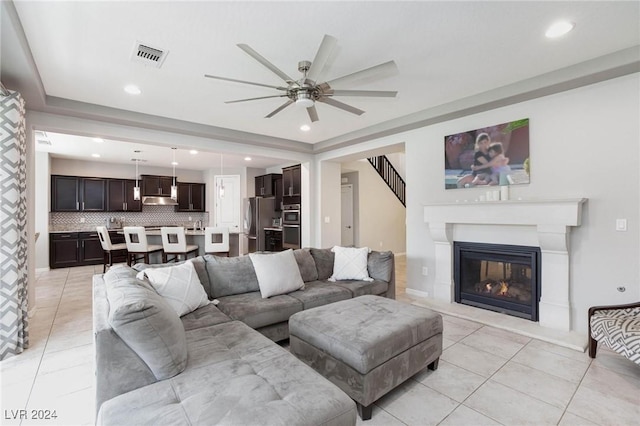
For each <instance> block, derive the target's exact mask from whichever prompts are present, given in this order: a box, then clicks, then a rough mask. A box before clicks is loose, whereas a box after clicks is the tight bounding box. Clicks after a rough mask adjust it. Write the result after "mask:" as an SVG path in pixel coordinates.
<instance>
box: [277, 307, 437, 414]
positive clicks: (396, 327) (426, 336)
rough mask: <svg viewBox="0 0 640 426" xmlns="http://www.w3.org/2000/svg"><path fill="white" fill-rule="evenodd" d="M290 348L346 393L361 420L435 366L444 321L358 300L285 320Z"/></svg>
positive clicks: (432, 315) (427, 312) (423, 313)
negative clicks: (379, 401) (381, 401)
mask: <svg viewBox="0 0 640 426" xmlns="http://www.w3.org/2000/svg"><path fill="white" fill-rule="evenodd" d="M289 333H290V350H291V353H293V354H294V355H295V356H297V357H298V358H299V359H301V360H302V361H304V362H305V363H307V364H308V365H310V366H311V367H313V368H314V369H315V370H316V371H318V372H319V373H320V374H322V375H323V376H324V377H326V378H327V379H329V380H330V381H331V382H333V383H334V384H336V385H337V386H338V387H339V388H340V389H342V390H343V391H345V392H346V393H347V394H348V395H349V396H350V397H351V398H352V399H353V400H355V401H356V403H357V405H358V413H359V414H360V417H361V418H362V420H368V419H370V418H371V412H372V409H373V403H374V402H375V401H376V400H377V399H378V398H380V397H381V396H383V395H385V394H386V393H387V392H389V391H390V390H391V389H393V388H395V387H396V386H398V385H399V384H401V383H402V382H404V381H405V380H407V379H408V378H409V377H411V376H413V375H414V374H416V373H417V372H418V371H420V370H422V369H423V368H425V367H427V366H428V367H429V368H430V369H431V370H435V369H436V368H438V360H439V358H440V354H441V353H442V317H441V316H440V314H438V313H435V312H432V311H430V310H428V309H425V308H420V307H417V306H413V305H409V304H406V303H401V302H397V301H395V300H393V299H387V298H385V297H380V296H360V297H356V298H354V299H349V300H343V301H340V302H335V303H331V304H328V305H324V306H320V307H317V308H313V309H308V310H305V311H302V312H298V313H296V314H294V315H292V316H291V318H289Z"/></svg>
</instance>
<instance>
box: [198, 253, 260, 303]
mask: <svg viewBox="0 0 640 426" xmlns="http://www.w3.org/2000/svg"><path fill="white" fill-rule="evenodd" d="M204 260H205V265H206V269H207V274H208V275H209V283H210V285H211V297H216V298H217V297H224V296H232V295H234V294H243V293H251V292H253V291H259V290H260V286H259V285H258V279H257V278H256V272H255V270H254V269H253V264H252V263H251V259H249V256H240V257H222V256H212V255H210V254H207V255H205V256H204Z"/></svg>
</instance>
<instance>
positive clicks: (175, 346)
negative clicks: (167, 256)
mask: <svg viewBox="0 0 640 426" xmlns="http://www.w3.org/2000/svg"><path fill="white" fill-rule="evenodd" d="M105 283H106V290H107V299H108V301H109V319H108V320H109V324H110V325H111V327H112V328H113V330H114V331H115V333H116V334H117V335H118V336H120V338H121V339H122V340H123V341H124V342H125V343H126V344H127V346H129V347H130V348H131V349H132V350H133V351H134V352H135V353H136V354H137V355H138V356H139V357H140V359H142V360H143V361H144V363H145V364H147V366H148V367H149V369H150V370H151V372H152V373H153V375H154V376H155V378H156V379H158V380H164V379H168V378H170V377H173V376H175V375H176V374H179V373H181V372H182V371H184V369H185V368H186V366H187V338H186V334H185V331H184V326H183V325H182V322H181V321H180V318H178V316H177V315H176V314H175V312H174V311H173V309H172V308H171V307H170V306H169V304H168V303H167V302H166V301H165V300H164V298H162V297H161V296H160V295H158V293H156V292H155V291H154V290H153V289H152V288H151V286H149V284H148V283H145V282H144V281H140V280H137V279H136V278H135V277H133V276H128V277H125V276H123V274H118V275H116V274H112V275H111V276H109V277H107V276H106V275H105Z"/></svg>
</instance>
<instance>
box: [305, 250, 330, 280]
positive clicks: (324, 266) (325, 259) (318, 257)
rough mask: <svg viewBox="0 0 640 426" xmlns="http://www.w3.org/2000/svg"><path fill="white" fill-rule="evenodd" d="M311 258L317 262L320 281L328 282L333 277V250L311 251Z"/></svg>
mask: <svg viewBox="0 0 640 426" xmlns="http://www.w3.org/2000/svg"><path fill="white" fill-rule="evenodd" d="M311 256H313V260H314V261H315V262H316V268H317V270H318V280H320V281H322V280H326V279H328V278H329V277H330V276H331V275H333V261H334V257H335V255H334V253H333V252H332V251H331V249H317V248H312V249H311Z"/></svg>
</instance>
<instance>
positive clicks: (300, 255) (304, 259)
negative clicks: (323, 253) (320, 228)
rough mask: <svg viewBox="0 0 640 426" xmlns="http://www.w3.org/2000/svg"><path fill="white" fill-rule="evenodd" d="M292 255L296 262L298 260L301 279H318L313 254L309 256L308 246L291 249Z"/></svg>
mask: <svg viewBox="0 0 640 426" xmlns="http://www.w3.org/2000/svg"><path fill="white" fill-rule="evenodd" d="M293 255H294V256H295V258H296V262H298V268H299V269H300V275H301V276H302V281H304V282H305V283H308V282H309V281H316V280H317V279H318V269H317V268H316V262H315V260H313V256H311V250H309V249H308V248H303V249H297V250H294V251H293Z"/></svg>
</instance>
